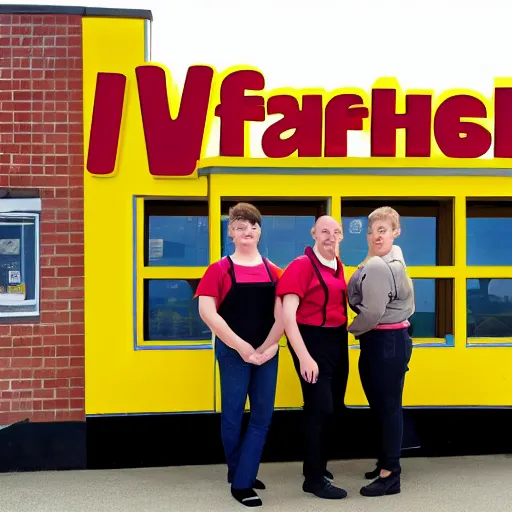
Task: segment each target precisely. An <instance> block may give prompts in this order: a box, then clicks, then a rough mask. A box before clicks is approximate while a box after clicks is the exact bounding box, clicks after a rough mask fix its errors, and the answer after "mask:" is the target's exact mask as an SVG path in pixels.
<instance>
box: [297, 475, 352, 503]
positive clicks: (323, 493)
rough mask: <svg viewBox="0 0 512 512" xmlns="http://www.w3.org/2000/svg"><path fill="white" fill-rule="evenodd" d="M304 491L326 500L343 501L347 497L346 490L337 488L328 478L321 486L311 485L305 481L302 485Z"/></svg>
mask: <svg viewBox="0 0 512 512" xmlns="http://www.w3.org/2000/svg"><path fill="white" fill-rule="evenodd" d="M302 490H303V491H304V492H309V493H311V494H314V495H315V496H317V497H318V498H323V499H325V500H342V499H343V498H346V497H347V491H345V489H341V488H340V487H335V486H334V485H332V484H331V482H329V480H327V478H324V481H323V482H322V483H320V484H311V483H309V482H307V481H305V482H304V483H303V484H302Z"/></svg>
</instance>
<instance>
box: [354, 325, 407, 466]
mask: <svg viewBox="0 0 512 512" xmlns="http://www.w3.org/2000/svg"><path fill="white" fill-rule="evenodd" d="M359 342H360V346H361V354H360V356H359V375H360V377H361V384H362V385H363V389H364V392H365V395H366V398H367V400H368V403H369V405H370V409H371V411H372V412H373V416H374V420H375V424H376V429H375V432H376V435H377V436H378V437H377V446H378V447H379V448H378V455H377V458H378V465H379V467H380V468H381V469H387V470H388V471H399V470H400V453H401V450H402V439H403V410H402V395H403V389H404V381H405V374H406V373H407V371H408V370H409V367H408V363H409V361H410V359H411V355H412V340H411V337H410V336H409V333H408V331H407V329H393V330H373V331H369V332H367V333H365V334H363V335H362V336H361V337H360V338H359Z"/></svg>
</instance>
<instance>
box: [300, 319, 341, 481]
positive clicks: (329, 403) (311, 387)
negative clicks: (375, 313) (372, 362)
mask: <svg viewBox="0 0 512 512" xmlns="http://www.w3.org/2000/svg"><path fill="white" fill-rule="evenodd" d="M299 329H300V331H301V334H302V338H303V340H304V344H305V345H306V348H307V349H308V352H309V354H310V355H311V357H312V358H313V359H314V360H315V361H316V363H317V365H318V380H317V382H316V383H315V384H310V383H308V382H306V381H305V380H304V378H303V377H302V376H301V375H300V362H299V360H298V358H297V356H296V355H295V352H294V351H293V349H291V350H290V353H291V354H292V357H293V362H294V364H295V369H296V371H297V374H298V376H299V379H300V384H301V388H302V396H303V399H304V408H303V423H302V429H303V431H302V439H303V446H302V449H303V454H304V466H303V474H304V477H305V478H306V480H307V481H308V482H310V483H312V484H316V483H322V482H323V478H324V473H325V470H326V467H327V459H328V453H329V448H330V447H329V446H328V443H327V439H328V433H329V431H328V427H329V420H330V419H331V416H332V414H333V412H334V410H335V408H337V407H340V404H341V405H343V406H344V397H345V390H346V387H347V379H348V345H347V330H346V328H345V327H342V328H336V329H334V328H332V329H329V328H323V329H320V330H318V329H319V328H318V327H317V328H312V329H311V328H309V327H308V326H304V325H299ZM309 331H313V334H312V335H311V334H310V332H309ZM322 331H323V332H324V333H326V335H325V336H323V337H322V336H321V334H319V333H321V332H322ZM290 348H291V347H290Z"/></svg>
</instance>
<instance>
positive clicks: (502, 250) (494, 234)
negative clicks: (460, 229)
mask: <svg viewBox="0 0 512 512" xmlns="http://www.w3.org/2000/svg"><path fill="white" fill-rule="evenodd" d="M466 226H467V227H466V229H467V264H468V265H482V266H485V265H489V266H499V265H502V266H507V265H512V237H511V236H510V234H511V233H512V218H505V217H501V218H500V217H494V218H493V217H479V218H468V219H467V223H466Z"/></svg>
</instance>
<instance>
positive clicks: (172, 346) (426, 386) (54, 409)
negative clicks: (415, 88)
mask: <svg viewBox="0 0 512 512" xmlns="http://www.w3.org/2000/svg"><path fill="white" fill-rule="evenodd" d="M151 20H152V15H151V12H149V11H137V10H116V9H92V8H78V7H41V6H30V5H25V6H0V41H1V44H0V50H1V52H2V53H1V56H0V105H1V109H0V137H1V139H0V165H1V171H0V333H1V336H0V425H4V426H6V427H7V428H4V429H3V430H0V454H1V455H0V470H3V471H10V470H30V469H54V468H57V469H66V468H86V467H87V468H106V467H126V466H151V465H167V464H182V463H187V464H189V463H208V462H220V461H222V447H221V444H220V431H219V414H218V413H219V412H220V410H221V407H222V404H221V403H220V393H219V380H218V371H217V367H216V363H215V359H214V352H213V346H212V333H211V332H210V331H209V329H208V327H207V326H206V325H205V324H204V323H203V322H202V321H201V319H200V317H199V314H198V310H197V300H195V299H194V298H193V296H194V292H195V289H196V287H197V284H198V282H199V280H200V278H201V276H202V275H203V273H204V271H205V269H206V267H207V266H208V265H209V264H210V263H211V262H214V261H216V260H218V259H219V258H220V257H221V256H223V255H226V254H229V251H230V250H231V248H232V247H231V246H230V241H229V239H228V237H227V230H226V216H227V212H228V209H229V207H230V206H231V205H232V204H234V203H235V202H237V201H240V200H247V201H250V202H252V203H253V204H255V205H257V206H258V207H259V208H260V210H261V212H262V214H263V219H264V220H263V238H262V241H261V247H260V248H261V251H262V253H263V254H264V255H265V256H267V257H269V258H270V259H271V260H272V261H273V262H274V263H276V264H277V265H279V266H281V267H285V266H286V265H287V264H288V263H289V262H290V261H291V260H292V259H293V258H294V257H295V256H297V255H298V254H301V253H302V252H303V251H304V247H305V246H306V245H308V244H310V243H311V240H310V235H309V229H310V227H311V226H312V224H313V223H314V221H315V218H316V217H318V216H319V215H322V214H329V215H332V216H334V217H335V218H337V219H339V220H340V221H341V222H342V225H343V228H344V240H343V242H342V244H341V258H342V261H343V262H344V265H345V273H346V275H347V278H348V277H349V276H350V275H351V273H352V272H353V271H354V270H355V268H356V267H357V265H358V264H359V263H360V262H361V261H362V260H363V259H364V257H365V255H366V238H365V231H366V218H367V216H368V214H369V213H370V212H371V211H372V210H373V209H374V208H375V207H377V206H382V205H390V206H393V207H395V208H396V209H397V210H398V211H399V213H400V214H401V216H402V234H401V236H400V238H399V242H398V243H399V245H400V246H401V247H402V250H403V252H404V255H405V258H406V261H407V264H408V272H409V275H410V276H411V278H412V279H413V283H414V287H415V294H416V313H415V314H414V316H413V318H412V319H411V322H412V324H413V328H414V346H415V348H414V354H413V358H412V361H411V364H410V370H411V371H410V372H409V373H408V375H407V385H406V387H405V394H404V405H405V406H406V408H407V409H406V419H407V423H406V426H407V429H406V430H407V431H406V440H405V446H404V447H405V448H416V449H415V450H413V451H411V452H406V454H407V453H411V454H420V453H424V454H440V453H445V454H450V453H474V452H484V453H485V452H491V451H508V450H509V448H510V446H511V445H510V436H509V435H508V434H507V432H508V431H509V428H510V420H511V418H512V416H511V412H510V407H511V406H512V377H511V373H510V368H512V241H511V240H512V237H508V236H506V233H509V232H512V199H511V197H512V171H511V170H510V167H511V166H510V164H511V162H512V142H511V140H512V139H511V138H510V136H509V134H510V133H511V131H512V80H510V83H507V82H506V80H502V81H501V82H498V81H497V82H496V88H495V94H494V96H493V98H491V99H488V98H484V97H482V96H476V95H475V94H474V93H471V92H470V91H467V92H464V91H462V92H461V91H456V92H453V91H452V92H446V93H443V94H441V95H437V96H436V95H434V94H432V93H427V92H425V91H423V92H421V93H407V94H406V93H404V92H403V91H401V90H400V89H399V88H397V86H396V82H394V81H393V80H390V79H384V80H380V81H378V82H377V83H376V85H375V87H374V88H373V89H372V90H371V91H363V90H360V89H354V88H344V89H341V88H340V89H337V90H335V91H326V90H321V91H320V90H314V91H309V92H308V91H300V90H296V89H294V88H293V84H290V86H289V87H288V88H285V89H279V90H277V91H269V90H266V89H265V77H264V74H263V72H262V71H259V70H257V69H255V68H253V67H251V66H249V65H237V66H235V67H233V68H230V69H227V70H215V69H214V68H213V67H211V66H208V65H200V66H199V65H194V63H190V68H189V70H188V73H187V78H186V81H185V83H184V85H183V87H180V88H181V89H182V90H181V91H180V92H179V93H178V89H177V87H176V85H177V84H175V83H174V82H173V78H172V74H171V72H172V70H167V69H166V68H164V67H163V66H161V65H160V64H155V63H152V62H151ZM313 85H318V84H312V86H313ZM341 85H342V84H340V86H341ZM398 112H400V113H398ZM178 113H179V116H178ZM491 113H492V116H491ZM275 116H278V117H275ZM279 116H280V117H279ZM461 119H462V121H461ZM467 119H471V121H468V120H467ZM254 125H258V126H259V127H262V128H261V129H260V130H259V133H260V137H261V150H262V156H258V157H254V156H253V157H251V156H250V148H249V143H248V140H249V137H253V136H254V133H253V132H254V130H253V128H252V127H253V126H254ZM353 132H361V133H362V134H363V135H364V137H366V139H367V140H368V141H369V144H370V154H369V156H367V157H352V156H349V153H350V152H349V151H348V144H349V142H348V141H349V138H350V137H349V133H353ZM460 133H464V134H465V135H464V136H460V135H459V134H460ZM284 134H286V135H284ZM212 148H213V149H212ZM489 155H490V157H489ZM349 345H350V350H349V353H350V377H349V385H348V389H347V395H346V406H347V409H346V410H344V411H338V413H337V416H336V422H337V427H336V428H335V429H334V431H333V432H334V434H333V435H334V436H335V437H336V439H337V440H338V441H339V442H338V443H337V445H336V446H337V449H336V453H334V454H333V456H335V457H365V456H371V455H372V452H371V449H372V446H371V422H370V419H369V416H368V412H369V411H368V410H367V408H366V406H367V402H366V399H365V396H364V393H363V390H362V387H361V384H360V381H359V376H358V372H357V361H358V357H359V347H358V344H357V341H356V340H355V339H353V338H352V337H350V339H349ZM301 406H302V400H301V392H300V385H299V382H298V379H297V376H296V374H295V370H294V368H293V363H292V359H291V355H290V348H289V346H288V343H287V341H286V338H284V337H283V339H282V340H281V342H280V363H279V377H278V389H277V397H276V413H275V416H274V422H273V426H272V429H271V432H270V434H269V441H268V444H267V447H266V451H265V460H289V459H294V458H297V457H298V453H299V450H300V442H299V440H298V437H297V429H296V428H295V425H296V422H297V420H298V416H299V415H300V408H301ZM25 419H29V420H30V421H29V422H28V423H18V422H20V421H23V420H25ZM507 424H508V427H507V426H506V425H507ZM469 427H471V428H469Z"/></svg>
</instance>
